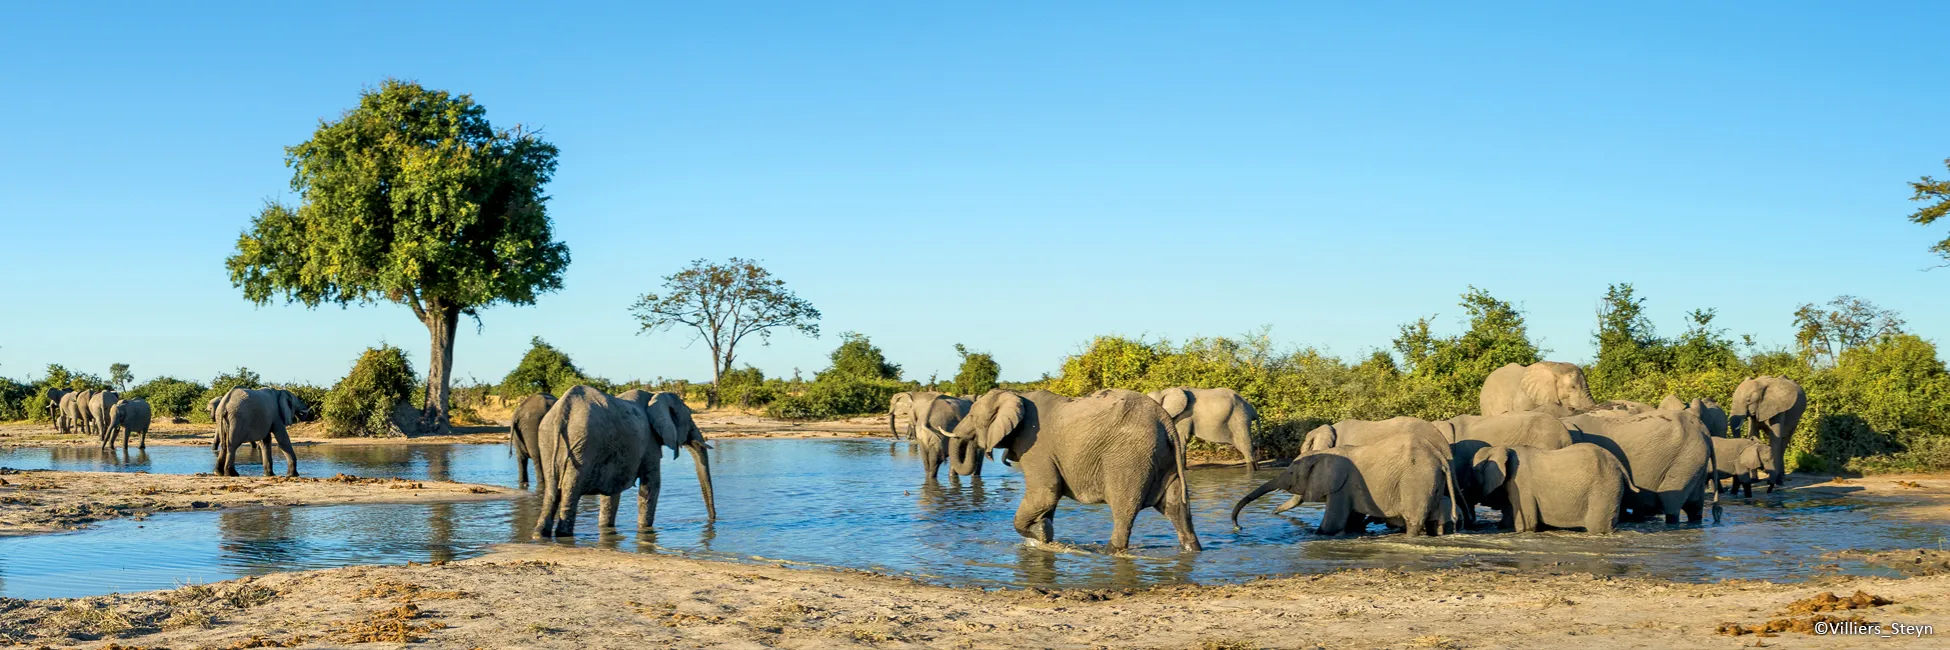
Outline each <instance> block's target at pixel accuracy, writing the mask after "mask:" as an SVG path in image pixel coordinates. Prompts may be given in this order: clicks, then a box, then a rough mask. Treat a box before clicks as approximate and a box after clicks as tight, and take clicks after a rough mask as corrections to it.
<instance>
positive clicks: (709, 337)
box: [630, 257, 819, 407]
mask: <svg viewBox="0 0 1950 650" xmlns="http://www.w3.org/2000/svg"><path fill="white" fill-rule="evenodd" d="M630 311H631V312H632V313H634V314H635V315H636V318H637V320H638V321H640V322H642V323H643V329H642V330H639V331H638V333H639V334H641V333H643V332H654V331H659V330H664V329H669V328H671V327H675V326H678V325H683V326H686V327H690V328H694V329H696V330H697V337H696V338H694V339H692V340H693V341H694V342H695V341H697V340H699V339H701V340H703V341H704V342H705V343H706V344H708V345H710V347H711V390H710V391H708V392H706V393H705V394H706V396H707V399H706V406H707V407H714V406H717V405H718V383H719V382H720V380H721V379H722V378H723V377H724V375H725V373H728V372H730V371H731V364H732V363H733V362H734V361H736V359H737V354H738V344H739V342H741V341H744V340H745V337H747V336H751V335H753V334H757V335H758V338H759V342H760V344H761V345H768V344H770V343H771V338H772V330H774V329H778V328H791V329H795V330H798V331H799V332H800V333H803V334H805V335H807V336H811V337H814V338H818V337H819V310H818V309H814V308H813V306H812V303H810V302H806V301H805V300H802V299H800V298H799V296H797V295H794V294H793V293H792V290H790V289H787V288H785V281H784V280H780V279H778V278H775V277H772V273H771V272H770V271H767V270H765V268H764V267H762V266H759V265H758V263H757V262H754V261H751V260H745V259H739V258H736V257H734V258H731V259H729V260H725V261H724V263H722V264H714V263H711V262H708V261H705V260H701V259H700V260H694V261H692V262H691V266H690V268H687V269H684V270H682V271H678V272H677V273H675V274H672V275H669V276H666V277H664V294H663V295H661V296H660V295H657V294H654V293H647V294H644V295H643V296H642V297H641V298H638V299H637V301H636V304H635V305H632V306H631V307H630Z"/></svg>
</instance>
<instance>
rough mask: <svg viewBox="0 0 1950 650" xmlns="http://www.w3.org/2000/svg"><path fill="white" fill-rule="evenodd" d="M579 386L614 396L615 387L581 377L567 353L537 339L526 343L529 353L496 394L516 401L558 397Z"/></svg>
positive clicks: (599, 380) (504, 379)
mask: <svg viewBox="0 0 1950 650" xmlns="http://www.w3.org/2000/svg"><path fill="white" fill-rule="evenodd" d="M578 384H581V385H586V386H589V387H591V388H596V389H599V390H602V391H603V392H617V391H616V390H615V389H616V388H617V386H615V385H613V384H610V383H609V382H607V381H604V380H602V379H601V378H596V377H589V376H586V375H584V374H583V373H582V370H581V369H579V368H577V367H576V364H575V362H574V361H572V360H570V359H569V355H568V354H567V353H564V352H563V351H561V350H559V349H556V347H555V346H552V345H549V344H548V341H544V340H542V337H539V336H537V337H534V338H532V339H529V341H528V352H527V353H525V354H523V355H522V356H521V362H520V363H517V364H515V369H514V370H510V371H508V375H507V376H506V377H503V378H502V379H501V384H500V385H499V386H498V387H496V392H498V393H500V395H501V396H502V397H504V398H507V399H511V400H518V399H521V398H523V397H527V396H529V395H534V394H536V393H548V394H551V395H561V394H562V393H563V392H565V391H567V390H569V389H570V388H572V387H575V386H576V385H578Z"/></svg>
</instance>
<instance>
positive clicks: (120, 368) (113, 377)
mask: <svg viewBox="0 0 1950 650" xmlns="http://www.w3.org/2000/svg"><path fill="white" fill-rule="evenodd" d="M132 381H135V373H132V372H129V364H126V363H112V364H109V366H108V383H111V384H115V390H117V391H124V390H128V389H129V382H132Z"/></svg>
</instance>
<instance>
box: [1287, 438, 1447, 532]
mask: <svg viewBox="0 0 1950 650" xmlns="http://www.w3.org/2000/svg"><path fill="white" fill-rule="evenodd" d="M1397 436H1408V437H1412V438H1416V439H1419V440H1423V441H1426V442H1428V443H1429V444H1430V445H1432V446H1434V447H1435V448H1436V449H1437V450H1438V451H1439V453H1440V454H1441V455H1442V458H1443V460H1445V461H1448V462H1449V463H1450V467H1449V472H1450V474H1451V475H1452V476H1454V477H1456V480H1458V481H1466V480H1468V479H1467V478H1466V477H1465V474H1466V473H1467V470H1468V469H1469V467H1468V465H1467V464H1465V463H1462V462H1459V459H1457V458H1456V455H1455V453H1454V452H1453V451H1452V450H1451V449H1450V444H1449V439H1448V437H1446V436H1444V435H1443V434H1442V430H1441V429H1438V428H1436V426H1435V424H1434V423H1431V422H1429V421H1428V420H1424V419H1421V418H1416V417H1409V416H1406V415H1399V416H1395V417H1392V418H1388V419H1386V420H1341V421H1339V422H1335V423H1333V424H1323V425H1320V426H1318V427H1314V429H1313V430H1312V431H1308V432H1307V435H1306V436H1304V437H1302V438H1301V440H1300V452H1301V453H1303V454H1304V453H1306V452H1310V451H1325V450H1328V449H1333V448H1335V447H1341V446H1345V445H1370V444H1374V443H1376V442H1379V441H1381V440H1384V439H1387V438H1393V437H1397ZM1465 491H1467V490H1465ZM1302 496H1303V495H1301V494H1298V493H1295V494H1294V496H1293V498H1291V499H1288V500H1287V502H1286V503H1285V504H1282V505H1281V506H1280V507H1279V509H1278V511H1279V512H1285V511H1287V510H1290V509H1292V508H1296V507H1299V505H1300V503H1301V497H1302ZM1463 505H1464V504H1458V507H1459V508H1461V507H1463ZM1457 521H1458V522H1459V523H1460V524H1461V525H1469V524H1472V523H1475V521H1476V517H1475V513H1474V512H1470V511H1467V510H1465V511H1463V512H1462V516H1461V517H1460V518H1459V519H1458V520H1457Z"/></svg>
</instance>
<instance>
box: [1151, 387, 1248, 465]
mask: <svg viewBox="0 0 1950 650" xmlns="http://www.w3.org/2000/svg"><path fill="white" fill-rule="evenodd" d="M1147 396H1148V397H1150V398H1151V399H1153V400H1157V402H1158V404H1159V405H1161V406H1163V407H1165V413H1166V414H1168V415H1170V416H1171V417H1172V418H1173V421H1174V424H1176V425H1177V426H1178V433H1179V434H1181V435H1184V436H1187V439H1188V440H1189V439H1190V438H1192V437H1196V438H1198V439H1200V440H1204V441H1206V442H1210V443H1216V444H1221V445H1226V446H1229V447H1232V448H1233V449H1237V450H1239V455H1240V456H1244V457H1245V458H1246V471H1248V472H1251V471H1253V470H1257V469H1259V459H1258V457H1256V456H1255V455H1254V454H1253V422H1254V421H1256V420H1258V419H1259V411H1257V410H1254V409H1253V405H1252V403H1250V402H1247V401H1246V398H1244V397H1240V396H1239V392H1238V391H1235V390H1233V389H1230V388H1191V387H1187V386H1176V387H1172V388H1165V389H1161V390H1155V391H1152V392H1150V393H1148V394H1147Z"/></svg>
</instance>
